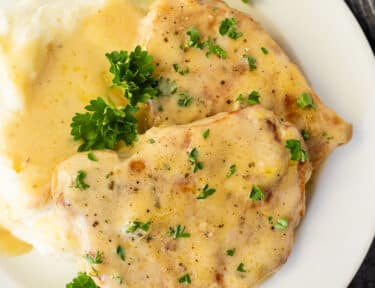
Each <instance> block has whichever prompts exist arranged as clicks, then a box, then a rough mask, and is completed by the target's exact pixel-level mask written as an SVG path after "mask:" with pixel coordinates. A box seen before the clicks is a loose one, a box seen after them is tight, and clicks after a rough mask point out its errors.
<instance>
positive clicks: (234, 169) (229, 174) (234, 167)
mask: <svg viewBox="0 0 375 288" xmlns="http://www.w3.org/2000/svg"><path fill="white" fill-rule="evenodd" d="M236 170H237V166H236V165H235V164H233V165H231V166H230V167H229V171H228V173H227V178H229V177H231V176H233V175H234V173H236Z"/></svg>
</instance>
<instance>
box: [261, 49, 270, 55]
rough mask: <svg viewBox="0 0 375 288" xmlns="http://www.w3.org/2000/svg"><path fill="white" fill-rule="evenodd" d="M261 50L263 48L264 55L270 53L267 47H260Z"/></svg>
mask: <svg viewBox="0 0 375 288" xmlns="http://www.w3.org/2000/svg"><path fill="white" fill-rule="evenodd" d="M260 50H262V53H263V54H264V55H267V54H268V50H267V49H266V48H264V47H262V48H260Z"/></svg>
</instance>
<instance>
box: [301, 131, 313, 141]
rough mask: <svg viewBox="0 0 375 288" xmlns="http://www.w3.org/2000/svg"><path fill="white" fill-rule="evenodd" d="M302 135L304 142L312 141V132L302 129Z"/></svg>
mask: <svg viewBox="0 0 375 288" xmlns="http://www.w3.org/2000/svg"><path fill="white" fill-rule="evenodd" d="M301 134H302V137H303V140H305V141H307V140H309V139H310V136H311V135H310V132H309V131H307V130H306V129H302V131H301Z"/></svg>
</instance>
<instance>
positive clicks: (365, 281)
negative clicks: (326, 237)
mask: <svg viewBox="0 0 375 288" xmlns="http://www.w3.org/2000/svg"><path fill="white" fill-rule="evenodd" d="M345 2H346V3H347V4H348V6H349V7H350V9H351V10H352V12H353V14H354V15H355V16H356V18H357V20H358V22H359V24H361V27H362V29H363V31H364V32H365V34H366V36H367V38H368V39H369V42H370V44H371V47H372V49H373V50H372V51H373V52H374V53H375V0H345ZM374 85H375V79H374ZM374 96H375V95H374ZM343 253H345V252H344V251H343ZM349 288H375V241H373V242H372V245H371V248H370V251H369V252H368V254H367V257H366V259H365V260H364V262H363V264H362V266H361V268H360V269H359V271H358V273H357V274H356V275H355V277H354V279H353V281H352V283H350V285H349Z"/></svg>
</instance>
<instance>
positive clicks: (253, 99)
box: [236, 91, 260, 106]
mask: <svg viewBox="0 0 375 288" xmlns="http://www.w3.org/2000/svg"><path fill="white" fill-rule="evenodd" d="M259 98H260V94H259V92H258V91H252V92H251V93H250V94H249V95H247V96H246V95H242V94H240V96H238V97H237V99H236V101H238V102H240V103H246V104H247V105H249V106H252V105H256V104H259V103H260V100H259Z"/></svg>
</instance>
